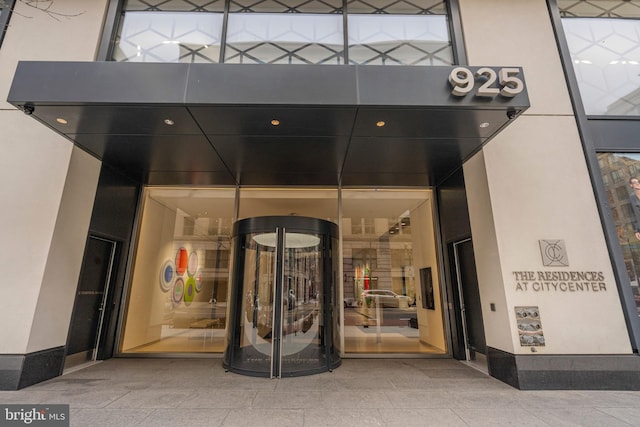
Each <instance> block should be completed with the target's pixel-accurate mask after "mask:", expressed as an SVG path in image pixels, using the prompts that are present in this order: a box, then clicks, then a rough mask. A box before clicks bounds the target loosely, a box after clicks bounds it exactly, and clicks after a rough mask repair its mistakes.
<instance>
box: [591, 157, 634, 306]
mask: <svg viewBox="0 0 640 427" xmlns="http://www.w3.org/2000/svg"><path fill="white" fill-rule="evenodd" d="M598 158H599V159H600V160H602V161H601V162H599V163H600V165H601V169H600V172H601V173H602V177H603V179H604V182H605V185H606V187H607V196H608V199H609V207H610V209H611V214H612V215H611V216H612V218H613V220H614V222H615V225H616V229H617V231H618V241H619V243H620V247H621V248H622V255H623V257H624V263H625V266H626V269H627V274H628V275H629V282H630V284H631V290H632V293H633V295H634V297H635V301H636V306H637V311H638V313H639V314H640V288H639V287H638V284H639V282H640V181H639V180H640V176H639V175H638V174H637V171H638V167H639V166H640V154H633V153H600V154H598ZM608 176H612V177H613V181H614V182H618V183H619V182H623V181H624V183H625V185H624V186H620V184H618V186H617V187H616V188H615V189H614V188H613V185H615V184H611V180H609V179H608Z"/></svg>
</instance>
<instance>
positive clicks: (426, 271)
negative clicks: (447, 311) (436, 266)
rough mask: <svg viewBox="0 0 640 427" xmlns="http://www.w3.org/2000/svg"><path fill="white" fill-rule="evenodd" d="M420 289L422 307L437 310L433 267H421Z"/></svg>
mask: <svg viewBox="0 0 640 427" xmlns="http://www.w3.org/2000/svg"><path fill="white" fill-rule="evenodd" d="M420 289H422V308H426V309H429V310H435V309H436V302H435V300H434V297H433V280H432V277H431V267H425V268H421V269H420Z"/></svg>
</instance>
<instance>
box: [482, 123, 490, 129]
mask: <svg viewBox="0 0 640 427" xmlns="http://www.w3.org/2000/svg"><path fill="white" fill-rule="evenodd" d="M480 127H481V128H482V129H484V128H488V127H489V122H484V123H480Z"/></svg>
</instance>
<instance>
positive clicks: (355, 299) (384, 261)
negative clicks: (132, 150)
mask: <svg viewBox="0 0 640 427" xmlns="http://www.w3.org/2000/svg"><path fill="white" fill-rule="evenodd" d="M430 199H431V193H430V191H428V190H404V191H403V190H353V189H351V190H346V189H345V190H343V192H342V215H343V216H342V235H343V243H342V245H343V250H342V255H343V259H342V262H343V280H344V283H343V291H344V337H345V339H344V340H345V352H347V353H436V354H443V353H446V340H445V336H444V324H443V317H442V305H441V303H440V289H439V286H438V284H437V277H438V275H437V273H436V272H437V259H436V241H435V234H434V229H433V222H434V219H433V216H432V205H431V201H430ZM426 267H429V268H431V269H432V270H433V272H434V273H433V278H434V282H432V284H433V292H434V293H433V294H431V293H429V295H430V297H431V298H432V299H433V301H434V307H431V308H428V307H427V306H426V305H425V304H426V302H425V298H424V297H423V295H425V294H426V293H427V292H426V290H427V288H428V284H427V283H424V282H423V280H422V279H421V277H420V271H421V270H422V269H424V268H426Z"/></svg>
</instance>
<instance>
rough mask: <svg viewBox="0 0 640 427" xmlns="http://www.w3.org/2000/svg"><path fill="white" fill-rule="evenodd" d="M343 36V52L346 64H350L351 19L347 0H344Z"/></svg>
mask: <svg viewBox="0 0 640 427" xmlns="http://www.w3.org/2000/svg"><path fill="white" fill-rule="evenodd" d="M342 38H343V40H344V42H343V43H344V50H343V53H342V57H343V59H344V65H349V20H348V16H347V0H342Z"/></svg>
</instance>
